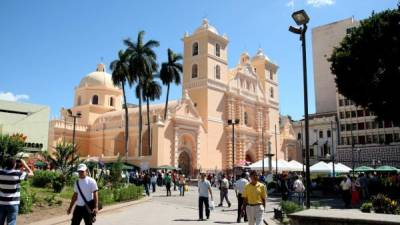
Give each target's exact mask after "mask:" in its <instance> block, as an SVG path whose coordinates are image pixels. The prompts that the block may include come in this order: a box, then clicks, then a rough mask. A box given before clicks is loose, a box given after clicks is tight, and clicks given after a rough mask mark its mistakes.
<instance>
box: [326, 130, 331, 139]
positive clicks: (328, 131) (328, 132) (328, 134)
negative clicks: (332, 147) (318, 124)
mask: <svg viewBox="0 0 400 225" xmlns="http://www.w3.org/2000/svg"><path fill="white" fill-rule="evenodd" d="M326 136H327V137H328V138H330V137H331V130H327V131H326Z"/></svg>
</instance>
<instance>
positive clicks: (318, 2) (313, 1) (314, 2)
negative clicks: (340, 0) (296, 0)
mask: <svg viewBox="0 0 400 225" xmlns="http://www.w3.org/2000/svg"><path fill="white" fill-rule="evenodd" d="M307 4H308V5H311V6H313V7H317V8H318V7H321V6H329V5H333V4H335V0H307Z"/></svg>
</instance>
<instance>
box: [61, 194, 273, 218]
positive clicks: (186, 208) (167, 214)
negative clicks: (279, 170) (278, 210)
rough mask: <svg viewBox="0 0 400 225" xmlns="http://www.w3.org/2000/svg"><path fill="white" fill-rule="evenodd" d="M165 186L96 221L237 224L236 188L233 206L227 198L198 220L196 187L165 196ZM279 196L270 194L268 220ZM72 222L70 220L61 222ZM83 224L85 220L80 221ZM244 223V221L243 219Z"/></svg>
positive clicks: (230, 197) (216, 201)
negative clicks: (209, 213) (204, 218)
mask: <svg viewBox="0 0 400 225" xmlns="http://www.w3.org/2000/svg"><path fill="white" fill-rule="evenodd" d="M165 193H166V192H165V188H164V187H162V188H159V189H158V190H157V192H156V193H154V194H152V196H151V198H150V199H149V200H148V201H145V202H143V203H139V204H135V205H131V206H127V207H123V208H119V209H115V210H106V211H105V212H102V213H101V214H100V215H99V216H98V220H97V222H96V224H97V225H114V224H115V225H121V224H141V225H154V224H165V225H169V224H235V223H236V215H237V214H236V210H237V200H236V197H235V193H234V191H233V190H230V193H229V199H230V200H231V202H232V206H231V207H230V208H228V207H227V204H226V202H225V203H224V207H216V209H215V210H213V211H211V216H210V219H209V220H206V221H198V217H199V216H198V208H197V204H198V199H197V198H198V193H197V187H190V189H189V192H186V193H185V196H184V197H180V196H179V192H178V191H172V196H171V197H166V194H165ZM213 195H214V201H215V203H216V205H217V204H218V203H219V199H220V198H219V190H218V189H216V188H213ZM278 204H279V199H277V198H269V199H268V203H267V209H266V212H267V213H266V214H265V215H266V221H267V222H268V224H276V223H275V222H274V221H272V220H271V218H272V216H273V213H272V211H273V207H277V205H278ZM59 224H65V225H67V224H69V222H64V223H59ZM81 224H83V222H82V223H81ZM242 224H245V223H243V221H242Z"/></svg>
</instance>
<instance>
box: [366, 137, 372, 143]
mask: <svg viewBox="0 0 400 225" xmlns="http://www.w3.org/2000/svg"><path fill="white" fill-rule="evenodd" d="M367 144H372V136H371V135H367Z"/></svg>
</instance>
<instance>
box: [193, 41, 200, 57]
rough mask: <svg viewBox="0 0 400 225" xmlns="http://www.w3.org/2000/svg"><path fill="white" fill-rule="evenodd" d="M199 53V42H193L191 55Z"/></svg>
mask: <svg viewBox="0 0 400 225" xmlns="http://www.w3.org/2000/svg"><path fill="white" fill-rule="evenodd" d="M198 54H199V43H197V42H195V43H194V44H193V46H192V55H193V56H194V55H198Z"/></svg>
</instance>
